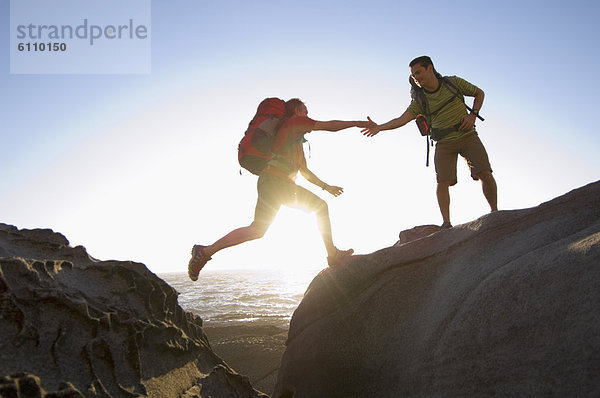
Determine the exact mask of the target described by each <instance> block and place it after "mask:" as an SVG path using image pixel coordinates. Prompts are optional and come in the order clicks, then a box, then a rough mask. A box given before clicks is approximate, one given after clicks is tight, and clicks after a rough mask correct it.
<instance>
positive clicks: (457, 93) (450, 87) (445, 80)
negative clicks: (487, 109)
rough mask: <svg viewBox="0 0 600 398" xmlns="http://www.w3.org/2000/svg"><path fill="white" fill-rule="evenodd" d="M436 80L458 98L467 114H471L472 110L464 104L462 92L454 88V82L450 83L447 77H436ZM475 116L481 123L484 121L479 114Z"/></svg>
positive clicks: (450, 80)
mask: <svg viewBox="0 0 600 398" xmlns="http://www.w3.org/2000/svg"><path fill="white" fill-rule="evenodd" d="M438 79H440V81H441V82H443V83H444V84H445V85H446V87H447V88H448V90H450V92H451V93H452V94H454V96H456V97H458V98H459V99H460V100H461V101H462V103H463V104H464V105H465V108H467V110H468V111H469V112H473V108H471V107H470V106H469V105H467V103H466V102H465V96H464V95H463V93H462V91H460V89H459V88H458V87H457V86H456V84H454V82H453V81H452V79H450V77H449V76H438ZM475 116H477V118H478V119H479V120H481V121H482V122H483V121H484V120H485V119H484V118H482V117H481V116H479V114H476V115H475Z"/></svg>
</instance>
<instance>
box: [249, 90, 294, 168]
mask: <svg viewBox="0 0 600 398" xmlns="http://www.w3.org/2000/svg"><path fill="white" fill-rule="evenodd" d="M284 114H285V102H284V101H283V100H281V99H279V98H266V99H264V100H263V101H262V102H261V103H260V104H259V105H258V109H257V110H256V115H254V118H253V119H252V120H251V121H250V123H249V124H248V129H247V130H246V133H244V138H242V140H241V141H240V144H239V145H238V161H239V162H240V165H241V166H242V167H243V168H245V169H246V170H248V171H249V172H251V173H252V174H256V175H259V174H260V173H261V172H262V171H263V170H264V169H265V167H266V166H267V163H268V162H269V160H271V158H272V157H273V153H272V152H271V148H272V146H273V139H274V138H275V134H276V133H277V130H278V129H279V127H281V123H282V122H283V115H284Z"/></svg>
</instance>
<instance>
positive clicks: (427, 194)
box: [0, 0, 600, 273]
mask: <svg viewBox="0 0 600 398" xmlns="http://www.w3.org/2000/svg"><path fill="white" fill-rule="evenodd" d="M0 7H1V8H0V13H1V15H2V19H1V20H2V32H3V35H2V36H3V38H2V40H0V53H1V54H2V64H1V71H0V89H1V92H2V96H1V97H0V120H1V123H0V145H1V157H0V193H1V194H0V222H4V223H7V224H12V225H16V226H17V227H19V228H51V229H53V230H55V231H59V232H61V233H63V234H65V235H66V236H67V238H68V239H69V240H70V241H71V243H72V245H84V246H85V247H86V248H87V249H88V252H89V253H90V254H91V255H92V256H94V257H96V258H99V259H104V260H108V259H119V260H134V261H139V262H143V263H145V264H146V265H147V266H148V267H149V268H150V269H151V270H152V271H154V272H157V273H160V272H184V271H185V270H186V266H187V261H188V259H189V250H190V248H191V246H192V244H194V243H204V244H207V243H212V242H213V241H214V240H216V239H217V238H219V237H221V236H222V235H223V234H225V233H227V232H229V231H230V230H231V229H233V228H236V227H239V226H244V225H247V224H249V223H250V222H251V221H252V216H253V210H254V205H255V200H256V177H255V176H253V175H251V174H249V173H247V172H244V173H242V175H241V176H240V174H239V170H240V168H239V166H238V164H237V144H238V142H239V140H240V138H241V136H242V135H243V132H244V130H245V128H246V126H247V124H248V122H249V120H250V119H251V118H252V116H253V114H254V112H255V110H256V106H257V105H258V103H259V102H260V100H262V99H263V98H265V97H270V96H277V97H281V98H284V99H289V98H291V97H300V98H301V99H303V100H304V101H305V102H306V104H307V106H308V110H309V116H311V117H312V118H314V119H317V120H331V119H352V120H356V119H364V118H366V116H367V115H369V116H371V118H373V119H374V120H375V121H376V122H380V123H383V122H386V121H388V120H389V119H392V118H394V117H397V116H399V115H400V114H401V113H402V112H403V111H404V110H405V109H406V107H407V106H408V104H409V101H410V97H409V85H408V74H409V70H408V63H409V62H410V60H411V59H413V58H415V57H417V56H420V55H430V56H431V57H432V58H433V60H434V63H435V65H436V69H437V70H438V71H439V72H440V73H442V74H444V75H458V76H461V77H463V78H465V79H466V80H468V81H470V82H472V83H474V84H476V85H477V86H478V87H480V88H481V89H483V90H484V91H485V93H486V98H485V102H484V106H483V108H482V111H481V114H482V115H483V116H484V117H485V118H486V121H485V122H478V123H477V127H478V130H479V134H480V137H481V139H482V141H483V142H484V144H485V146H486V148H487V150H488V153H489V155H490V159H491V162H492V167H493V169H494V175H495V177H496V180H497V182H498V189H499V207H500V209H502V210H510V209H519V208H526V207H532V206H536V205H538V204H540V203H542V202H544V201H547V200H550V199H552V198H554V197H556V196H559V195H561V194H564V193H566V192H568V191H570V190H571V189H574V188H577V187H580V186H582V185H585V184H587V183H590V182H593V181H596V180H598V179H599V177H600V176H599V174H600V173H599V171H600V156H599V155H598V149H599V148H600V138H599V135H598V132H597V126H595V124H594V120H595V116H594V115H595V113H596V112H597V110H598V108H599V105H600V101H599V100H598V91H599V89H600V83H599V81H598V78H597V76H596V75H597V73H598V71H599V70H600V51H598V50H599V49H598V44H597V39H598V37H600V27H599V25H598V23H597V19H598V17H599V16H600V5H599V3H598V2H596V1H583V0H574V1H571V2H554V1H551V2H542V1H523V0H520V1H512V0H510V1H504V2H481V1H464V0H458V1H452V2H447V1H428V2H421V3H419V2H402V1H377V0H375V1H369V2H367V1H360V2H358V1H323V0H321V1H301V2H300V1H297V2H281V1H255V2H249V1H222V2H214V1H192V0H170V1H152V9H151V13H152V24H151V29H150V38H151V73H149V74H140V75H136V74H122V75H119V74H116V75H115V74H113V75H87V74H79V75H78V74H70V75H17V74H12V75H11V74H10V67H9V64H10V59H9V46H10V41H9V14H10V13H9V10H10V8H9V1H7V0H3V1H2V2H1V5H0ZM59 11H60V10H57V12H59ZM469 101H471V100H470V99H469ZM307 138H308V139H309V142H310V146H311V150H310V152H311V155H310V158H309V159H308V165H309V168H310V169H311V170H313V171H314V172H315V174H316V175H317V176H319V177H320V178H321V179H322V180H324V181H325V182H327V183H329V184H331V185H340V186H342V187H344V189H345V193H344V194H343V195H342V196H341V197H339V198H334V197H332V196H327V197H326V196H324V195H326V194H324V193H323V191H321V190H320V189H319V188H317V187H314V186H313V188H311V189H313V192H315V193H317V194H319V195H321V196H322V197H323V198H324V199H326V200H327V201H328V203H329V207H330V212H331V217H332V225H333V232H334V240H335V242H336V244H337V245H338V246H339V247H341V248H349V247H353V248H354V249H355V251H356V252H357V253H370V252H373V251H376V250H378V249H381V248H384V247H387V246H390V245H392V244H393V243H394V242H395V241H396V240H397V236H398V232H399V231H401V230H403V229H409V228H412V227H413V226H416V225H422V224H440V223H441V221H442V220H441V216H440V214H439V210H438V208H437V202H436V200H435V174H434V170H433V167H428V168H426V167H425V141H424V139H423V138H422V137H421V136H420V135H419V133H418V131H417V129H416V126H415V125H414V124H412V123H411V124H409V125H407V126H405V127H403V128H400V129H398V130H394V131H388V132H382V133H380V134H379V135H378V136H376V137H374V138H366V137H364V136H362V135H361V134H360V131H359V129H356V128H355V129H349V130H344V131H341V132H335V133H331V132H313V133H310V134H309V135H307ZM307 149H308V148H307ZM307 152H308V150H307ZM299 183H301V184H303V185H306V186H309V185H310V184H308V183H303V182H302V181H300V182H299ZM451 198H452V205H451V216H452V220H453V223H454V224H455V225H457V224H461V223H465V222H469V221H472V220H475V219H477V218H478V217H481V216H483V215H485V214H486V213H487V212H488V210H489V209H488V206H487V204H486V203H485V200H484V198H483V195H482V194H481V187H480V184H479V183H478V182H474V181H472V180H471V179H470V177H469V175H468V170H467V167H466V165H465V164H464V162H463V161H462V160H459V183H458V185H456V186H455V187H453V188H451ZM324 266H325V250H324V247H323V245H322V243H321V241H320V237H319V234H318V230H317V227H316V223H315V219H314V216H312V215H306V214H304V213H301V212H297V211H294V210H285V211H282V212H281V213H280V215H279V216H278V218H277V219H276V221H275V223H274V224H273V226H272V227H271V229H270V230H269V231H268V233H267V235H266V236H265V237H264V238H263V239H262V240H260V241H254V242H249V243H246V244H244V245H241V246H238V247H235V248H232V249H230V250H227V251H224V252H222V253H219V254H217V255H216V256H215V257H214V259H213V260H212V261H211V262H210V263H209V265H208V267H211V269H213V270H216V269H227V268H242V267H250V268H256V269H258V268H289V269H293V268H294V267H297V268H298V267H304V268H306V267H314V268H316V269H318V268H322V267H324Z"/></svg>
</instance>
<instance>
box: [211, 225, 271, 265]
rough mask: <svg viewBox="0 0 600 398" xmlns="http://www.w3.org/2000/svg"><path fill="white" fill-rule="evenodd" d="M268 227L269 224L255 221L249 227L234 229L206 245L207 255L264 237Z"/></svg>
mask: <svg viewBox="0 0 600 398" xmlns="http://www.w3.org/2000/svg"><path fill="white" fill-rule="evenodd" d="M268 227H269V226H268V225H264V224H263V225H261V224H257V223H254V222H253V223H252V224H250V225H248V226H247V227H241V228H238V229H234V230H233V231H231V232H230V233H228V234H227V235H225V236H224V237H222V238H221V239H219V240H218V241H216V242H215V243H213V244H212V245H210V246H206V247H205V248H204V253H205V254H206V255H207V256H209V257H212V255H213V254H215V253H216V252H218V251H219V250H223V249H226V248H228V247H231V246H236V245H239V244H240V243H244V242H247V241H249V240H254V239H259V238H262V237H263V236H264V235H265V232H267V229H268Z"/></svg>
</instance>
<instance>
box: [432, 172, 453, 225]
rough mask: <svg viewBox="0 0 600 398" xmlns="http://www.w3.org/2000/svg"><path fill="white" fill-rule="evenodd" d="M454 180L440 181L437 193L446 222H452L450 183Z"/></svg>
mask: <svg viewBox="0 0 600 398" xmlns="http://www.w3.org/2000/svg"><path fill="white" fill-rule="evenodd" d="M451 182H452V181H440V182H438V183H437V188H436V192H435V193H436V195H437V200H438V206H439V207H440V212H441V213H442V218H443V220H444V223H446V222H448V223H449V222H450V185H451Z"/></svg>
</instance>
